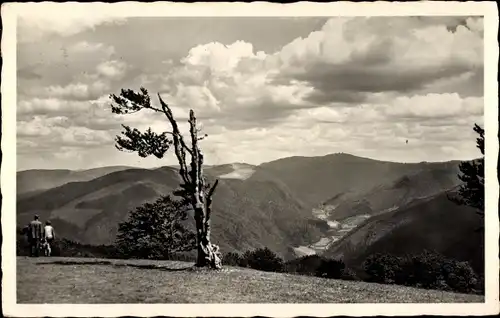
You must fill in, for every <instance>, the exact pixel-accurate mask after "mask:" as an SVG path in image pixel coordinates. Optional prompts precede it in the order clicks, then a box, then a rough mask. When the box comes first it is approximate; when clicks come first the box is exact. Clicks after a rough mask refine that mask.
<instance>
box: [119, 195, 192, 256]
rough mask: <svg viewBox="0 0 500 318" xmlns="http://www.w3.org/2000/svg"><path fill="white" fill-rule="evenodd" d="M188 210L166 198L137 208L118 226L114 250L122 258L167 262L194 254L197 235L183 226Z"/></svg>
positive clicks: (183, 203) (184, 205) (168, 197)
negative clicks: (175, 256)
mask: <svg viewBox="0 0 500 318" xmlns="http://www.w3.org/2000/svg"><path fill="white" fill-rule="evenodd" d="M188 208H189V206H188V205H187V203H186V202H185V201H181V200H175V199H173V198H172V197H170V196H168V195H167V196H162V197H160V198H159V199H157V200H156V201H155V202H153V203H146V204H144V205H142V206H140V207H137V208H136V209H135V210H134V211H131V213H130V214H129V217H128V219H127V220H126V221H124V222H122V223H120V224H119V226H118V235H117V239H116V244H115V245H116V248H117V249H118V251H119V252H120V254H122V255H123V256H126V257H134V258H147V259H148V258H149V259H170V258H171V256H172V255H173V254H175V253H177V252H185V251H190V250H193V249H194V248H196V235H195V234H194V233H193V232H192V231H190V230H189V229H187V228H186V227H185V226H184V225H183V224H182V222H183V221H185V220H187V218H188V214H187V209H188Z"/></svg>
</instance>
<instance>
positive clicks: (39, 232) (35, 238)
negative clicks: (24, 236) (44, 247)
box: [28, 215, 43, 257]
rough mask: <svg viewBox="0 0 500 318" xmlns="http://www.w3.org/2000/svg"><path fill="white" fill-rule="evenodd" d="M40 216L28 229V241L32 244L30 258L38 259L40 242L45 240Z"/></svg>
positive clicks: (36, 217)
mask: <svg viewBox="0 0 500 318" xmlns="http://www.w3.org/2000/svg"><path fill="white" fill-rule="evenodd" d="M38 219H39V217H38V215H35V217H34V219H33V221H31V222H30V224H29V228H28V239H29V243H30V256H32V257H33V256H35V257H38V255H39V253H40V242H41V241H42V239H43V225H42V222H40V221H39V220H38Z"/></svg>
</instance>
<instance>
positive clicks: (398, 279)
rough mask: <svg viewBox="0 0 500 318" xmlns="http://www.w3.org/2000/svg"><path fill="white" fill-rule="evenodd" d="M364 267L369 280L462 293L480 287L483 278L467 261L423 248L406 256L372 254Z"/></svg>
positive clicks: (476, 291) (473, 291) (473, 290)
mask: <svg viewBox="0 0 500 318" xmlns="http://www.w3.org/2000/svg"><path fill="white" fill-rule="evenodd" d="M364 269H365V272H366V274H367V276H368V279H367V280H368V281H371V282H378V283H386V284H392V283H395V284H399V285H406V286H415V287H419V288H426V289H438V290H449V291H455V292H462V293H480V292H482V291H483V290H484V287H483V286H484V278H482V277H478V276H477V275H476V274H475V272H474V270H473V269H472V267H471V266H470V264H469V263H467V262H461V261H458V260H453V259H448V258H446V257H445V256H443V255H441V254H439V253H436V252H429V251H424V252H422V253H420V254H416V255H411V256H406V257H396V256H393V255H384V254H374V255H371V256H370V257H368V258H367V259H366V261H365V262H364Z"/></svg>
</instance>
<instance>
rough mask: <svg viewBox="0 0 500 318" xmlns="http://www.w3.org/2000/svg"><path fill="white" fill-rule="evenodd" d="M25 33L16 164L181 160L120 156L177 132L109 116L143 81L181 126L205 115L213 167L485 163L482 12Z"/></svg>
mask: <svg viewBox="0 0 500 318" xmlns="http://www.w3.org/2000/svg"><path fill="white" fill-rule="evenodd" d="M17 39H18V44H17V45H18V48H17V67H18V68H17V81H18V82H17V87H18V101H17V121H18V122H17V156H18V157H17V162H18V170H24V169H34V168H69V169H83V168H92V167H97V166H105V165H132V166H143V167H152V166H160V165H165V164H174V163H175V156H174V154H173V153H172V154H170V155H168V156H167V157H166V158H165V159H163V160H161V161H160V160H158V159H155V158H150V159H146V160H145V159H142V158H139V157H138V156H137V155H135V154H127V153H123V152H119V151H118V150H116V149H115V148H114V137H115V135H116V134H119V133H120V131H121V126H120V125H121V124H122V123H125V124H127V125H131V126H133V127H137V128H147V127H149V126H151V127H152V128H153V129H154V130H155V131H158V132H160V131H163V130H165V129H168V127H169V126H168V123H167V122H166V121H165V119H164V118H163V117H161V116H160V115H159V114H150V113H148V112H141V113H138V114H133V115H128V116H118V115H113V114H111V111H110V108H109V102H110V101H109V97H108V96H109V94H111V93H119V90H120V89H121V88H131V89H138V88H139V87H140V86H144V87H146V88H147V89H148V90H149V91H150V92H151V93H152V95H153V96H152V97H153V101H154V102H156V101H157V100H156V93H157V92H159V93H160V94H161V96H162V98H163V99H164V100H165V101H167V102H168V103H170V105H172V109H173V112H174V115H175V116H176V117H177V118H178V119H179V121H182V122H184V121H185V120H186V116H187V113H188V111H189V109H190V108H192V109H194V110H195V112H196V114H197V115H198V117H199V121H200V122H201V123H202V129H203V131H204V132H205V133H207V134H208V135H209V137H208V138H207V139H206V140H204V141H203V149H204V151H205V154H206V160H207V163H209V164H220V163H228V162H247V163H252V164H259V163H261V162H265V161H270V160H274V159H277V158H282V157H287V156H294V155H302V156H316V155H325V154H329V153H335V152H347V153H352V154H355V155H360V156H365V157H370V158H376V159H382V160H390V161H400V162H419V161H443V160H451V159H467V158H473V157H476V156H478V155H479V153H478V151H477V149H476V148H475V137H476V136H475V134H474V132H473V131H472V126H473V124H474V123H479V124H482V123H483V108H484V104H483V21H482V19H481V18H477V17H433V18H431V17H398V18H386V17H375V18H326V17H325V18H318V17H314V18H228V17H226V18H150V17H145V18H126V19H123V18H120V19H112V18H109V17H106V16H99V15H98V14H95V15H93V16H87V17H86V18H85V19H81V18H80V19H75V18H72V19H65V17H64V15H59V16H58V18H54V17H51V18H50V19H43V17H34V16H24V17H21V18H20V19H19V20H18V33H17ZM183 127H185V125H183ZM406 140H408V144H406Z"/></svg>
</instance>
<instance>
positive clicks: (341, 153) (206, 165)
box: [16, 152, 479, 173]
mask: <svg viewBox="0 0 500 318" xmlns="http://www.w3.org/2000/svg"><path fill="white" fill-rule="evenodd" d="M335 155H346V156H351V157H356V158H360V159H367V160H371V161H378V162H389V163H399V164H421V163H431V164H432V163H448V162H455V161H456V162H461V161H471V160H477V159H478V158H479V157H477V158H471V159H449V160H442V161H439V160H437V161H426V160H423V161H414V162H401V161H393V160H381V159H376V158H370V157H364V156H359V155H353V154H350V153H347V152H335V153H330V154H326V155H322V156H304V155H294V156H288V157H282V158H278V159H274V160H270V161H265V162H261V163H259V164H250V163H246V162H227V163H218V164H205V165H204V166H205V167H217V166H224V165H233V164H244V165H249V166H253V167H258V166H261V165H263V164H267V163H271V162H276V161H279V160H284V159H291V158H324V157H329V156H335ZM178 166H179V165H178V164H177V165H175V164H174V165H159V166H155V167H149V168H145V167H139V166H129V165H119V164H118V165H109V166H96V167H92V168H85V169H68V168H30V169H23V170H16V173H19V172H26V171H36V170H38V171H56V170H68V171H88V170H94V169H103V168H111V167H127V168H131V169H146V170H152V169H159V168H163V167H171V168H177V167H178Z"/></svg>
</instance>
